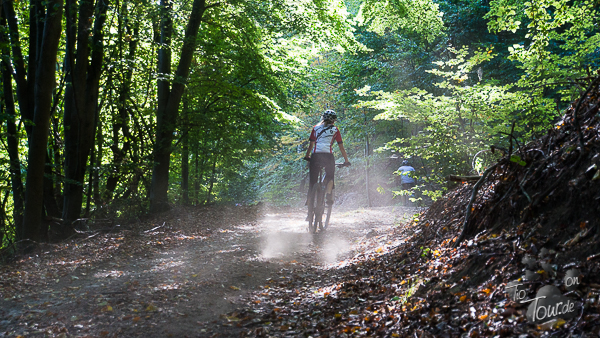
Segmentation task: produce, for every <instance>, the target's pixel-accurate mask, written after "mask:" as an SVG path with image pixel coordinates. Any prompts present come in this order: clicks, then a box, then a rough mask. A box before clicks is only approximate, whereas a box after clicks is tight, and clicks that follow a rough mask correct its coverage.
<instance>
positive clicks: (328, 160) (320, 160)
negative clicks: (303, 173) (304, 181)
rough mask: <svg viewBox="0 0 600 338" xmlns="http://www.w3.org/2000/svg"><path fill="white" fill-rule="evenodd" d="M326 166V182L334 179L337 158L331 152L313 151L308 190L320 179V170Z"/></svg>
mask: <svg viewBox="0 0 600 338" xmlns="http://www.w3.org/2000/svg"><path fill="white" fill-rule="evenodd" d="M322 167H325V182H327V181H329V180H333V177H334V174H335V158H334V157H333V154H331V153H313V154H312V156H311V157H310V166H309V168H310V181H309V182H310V185H309V189H308V192H309V193H310V189H311V188H312V186H313V185H315V183H317V180H318V179H319V170H320V169H321V168H322Z"/></svg>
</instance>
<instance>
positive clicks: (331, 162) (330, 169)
mask: <svg viewBox="0 0 600 338" xmlns="http://www.w3.org/2000/svg"><path fill="white" fill-rule="evenodd" d="M325 155H327V156H325V157H324V164H323V165H324V167H325V183H326V187H327V188H326V190H325V197H326V199H327V204H333V188H334V187H335V183H334V178H335V158H334V157H333V154H325Z"/></svg>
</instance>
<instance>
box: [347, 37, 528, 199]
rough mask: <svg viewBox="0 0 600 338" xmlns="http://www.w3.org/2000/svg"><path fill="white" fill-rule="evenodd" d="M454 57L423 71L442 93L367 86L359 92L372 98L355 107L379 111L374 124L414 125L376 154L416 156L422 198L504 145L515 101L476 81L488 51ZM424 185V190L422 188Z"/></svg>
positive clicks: (497, 88) (498, 89) (434, 194)
mask: <svg viewBox="0 0 600 338" xmlns="http://www.w3.org/2000/svg"><path fill="white" fill-rule="evenodd" d="M452 52H453V53H454V55H455V58H453V59H450V60H448V61H445V62H443V61H438V62H436V64H437V65H438V66H439V68H438V69H435V70H431V71H429V72H430V73H432V74H435V75H437V76H439V77H441V78H442V79H443V80H442V81H441V82H439V83H437V84H436V86H437V87H438V88H439V90H440V92H442V93H444V94H443V95H434V94H432V93H429V92H427V91H425V90H421V89H416V88H414V89H410V90H400V91H396V92H392V93H390V92H382V91H377V92H371V91H370V90H369V88H368V87H365V88H363V89H361V90H360V91H358V92H359V94H361V95H364V96H372V97H374V99H372V100H369V101H364V102H361V103H359V104H358V106H359V107H361V108H371V109H376V110H378V111H382V113H380V114H379V115H377V116H376V117H375V120H399V119H406V120H407V121H409V122H411V123H414V124H416V125H418V132H417V133H416V135H412V136H411V137H400V138H396V139H395V140H393V141H391V142H389V143H388V144H386V145H385V146H384V147H382V148H381V149H380V151H384V150H395V151H396V152H398V153H400V154H403V155H404V156H408V157H413V158H420V159H422V160H423V162H424V165H422V166H421V167H420V168H419V167H417V168H416V169H419V170H420V171H421V172H420V173H417V175H419V176H425V178H426V179H427V181H426V185H425V186H427V187H428V188H429V189H425V191H427V192H426V195H427V196H430V197H432V198H437V197H439V194H440V192H439V190H440V189H442V187H443V186H444V183H445V178H446V176H447V175H450V174H457V173H466V172H469V171H471V170H474V169H475V168H472V167H471V165H472V164H471V163H472V158H473V156H474V155H475V154H476V153H477V152H479V151H480V150H482V149H485V148H487V147H488V146H489V144H490V143H491V144H498V143H502V142H505V141H504V140H503V137H502V136H501V134H500V132H506V131H507V128H508V127H509V126H508V124H507V121H510V118H511V117H510V116H511V113H512V112H514V111H516V110H517V109H518V108H519V106H520V105H521V102H519V101H517V100H516V96H515V95H514V93H511V92H509V91H508V90H507V89H506V88H505V87H503V86H494V85H490V84H486V83H483V82H481V81H480V80H479V76H478V74H477V67H478V66H479V65H480V64H481V63H483V62H486V61H489V60H490V59H491V58H492V54H491V50H480V51H475V52H473V53H471V55H470V56H468V54H469V53H468V51H467V49H466V48H465V49H462V50H458V51H457V50H452ZM425 186H424V187H425Z"/></svg>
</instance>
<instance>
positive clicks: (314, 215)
mask: <svg viewBox="0 0 600 338" xmlns="http://www.w3.org/2000/svg"><path fill="white" fill-rule="evenodd" d="M335 166H336V167H338V168H339V167H342V166H343V164H340V163H336V164H335ZM311 188H312V190H311V192H310V194H309V197H308V231H309V232H310V233H313V234H314V233H316V232H317V228H318V229H319V230H321V231H322V230H325V229H327V227H328V226H329V220H330V218H331V209H332V207H333V204H332V205H325V193H326V191H327V186H326V184H325V168H324V167H321V168H320V169H319V178H318V179H317V182H316V183H315V184H314V185H313V186H312V187H311ZM334 190H335V189H331V194H333V192H334ZM332 198H333V196H332ZM326 208H327V216H326V218H325V222H323V214H324V213H325V209H326Z"/></svg>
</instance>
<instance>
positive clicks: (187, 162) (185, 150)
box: [181, 99, 190, 205]
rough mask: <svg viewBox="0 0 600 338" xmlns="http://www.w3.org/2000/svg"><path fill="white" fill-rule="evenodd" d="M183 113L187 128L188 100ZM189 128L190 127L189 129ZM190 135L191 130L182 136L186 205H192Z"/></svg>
mask: <svg viewBox="0 0 600 338" xmlns="http://www.w3.org/2000/svg"><path fill="white" fill-rule="evenodd" d="M183 113H184V114H185V116H184V119H183V122H184V124H185V125H186V126H188V125H189V123H188V114H189V112H188V100H187V99H186V100H184V101H183ZM188 128H189V127H188ZM189 134H190V130H189V129H188V130H184V131H183V135H182V136H181V137H182V138H183V139H182V140H181V141H182V142H181V143H182V151H181V199H182V201H183V204H184V205H188V204H189V203H190V195H189V178H190V148H189Z"/></svg>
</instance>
